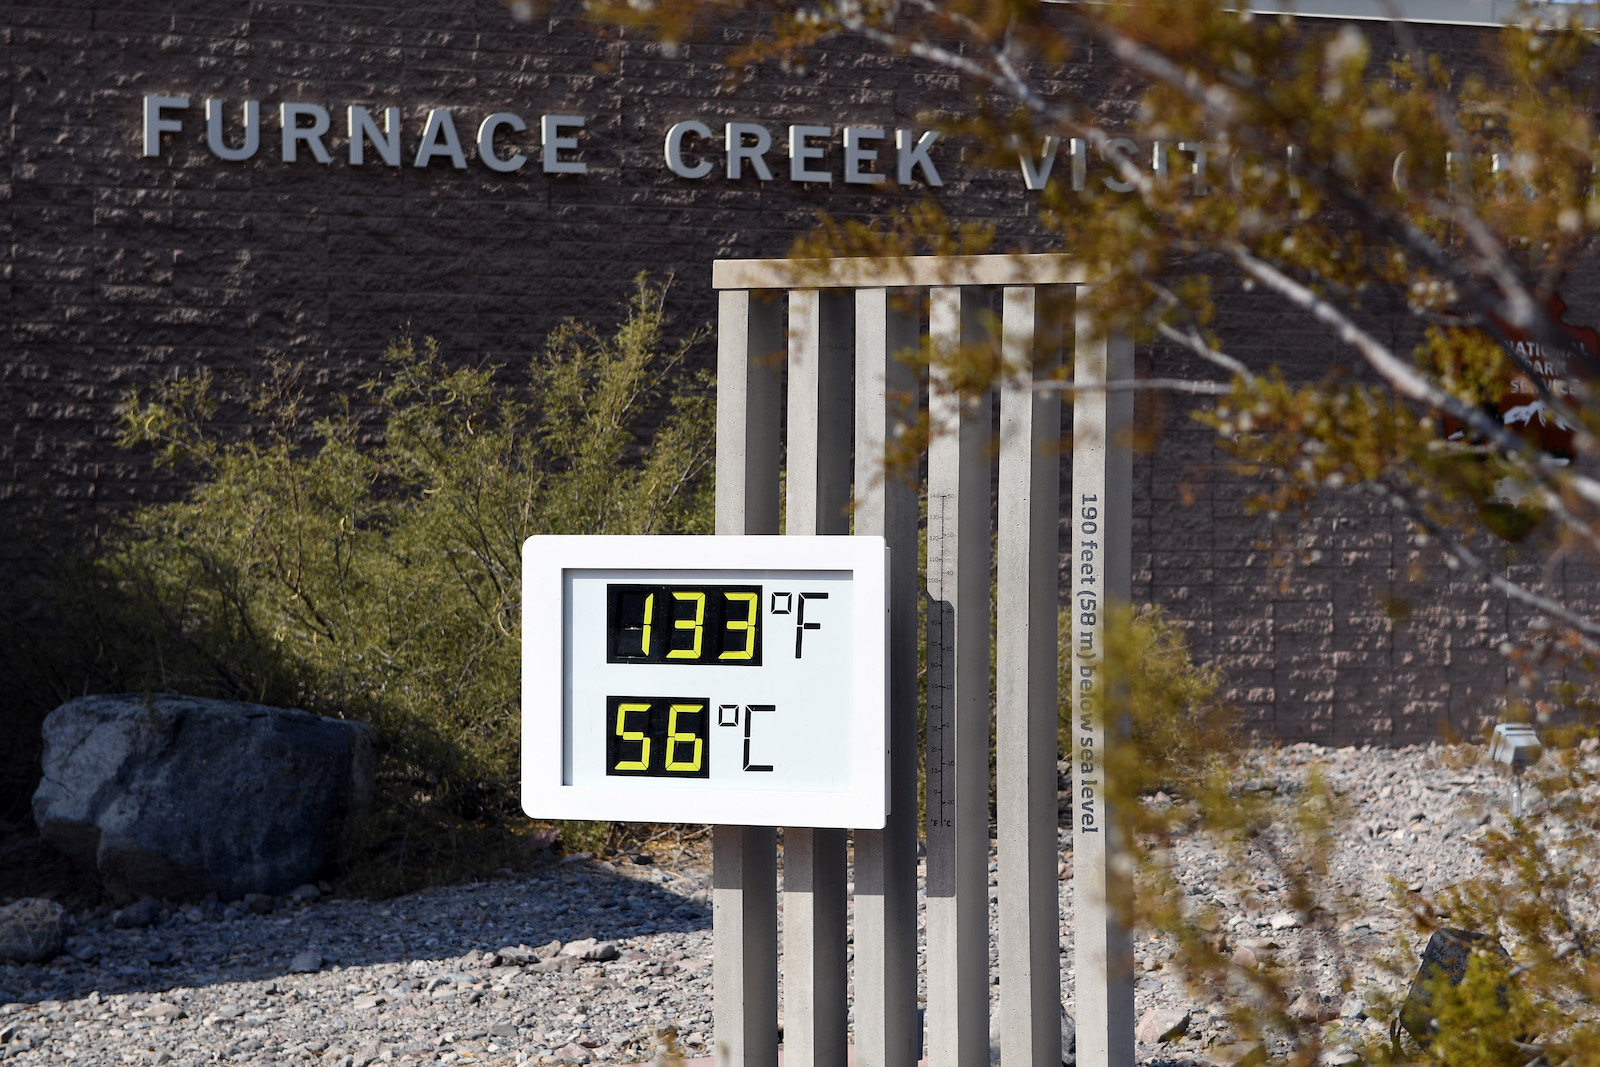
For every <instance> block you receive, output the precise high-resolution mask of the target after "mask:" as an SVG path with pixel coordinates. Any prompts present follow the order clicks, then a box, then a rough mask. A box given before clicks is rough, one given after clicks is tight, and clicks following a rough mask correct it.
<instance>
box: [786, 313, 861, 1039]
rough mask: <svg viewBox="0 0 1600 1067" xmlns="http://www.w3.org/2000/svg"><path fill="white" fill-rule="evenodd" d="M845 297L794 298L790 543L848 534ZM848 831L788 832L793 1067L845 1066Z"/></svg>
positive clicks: (788, 969) (788, 979) (847, 330)
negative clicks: (810, 537)
mask: <svg viewBox="0 0 1600 1067" xmlns="http://www.w3.org/2000/svg"><path fill="white" fill-rule="evenodd" d="M852 309H853V303H852V300H851V294H850V293H849V292H847V291H838V290H831V291H819V290H816V289H797V290H794V291H793V292H791V293H790V294H789V420H788V423H789V442H788V444H789V448H788V463H787V476H788V500H787V505H788V509H787V510H788V515H787V526H788V529H787V531H786V532H787V533H790V534H802V535H805V534H847V533H849V532H850V524H849V516H848V514H847V510H846V509H847V508H848V507H849V504H850V431H851V403H850V402H851V394H850V371H851V363H850V356H851V351H852V348H853V338H852V336H851V333H852V330H851V327H852ZM845 845H846V836H845V831H844V830H840V829H834V828H819V829H811V828H805V827H788V828H786V829H785V830H784V832H783V1000H784V1012H783V1045H784V1062H785V1063H786V1064H788V1065H789V1067H845V1048H846V1029H845V1019H846V1014H847V1010H848V1009H847V998H846V979H847V970H846V966H845V938H846V932H845V907H846V894H845V878H846V875H845V865H846V847H845Z"/></svg>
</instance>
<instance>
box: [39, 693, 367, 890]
mask: <svg viewBox="0 0 1600 1067" xmlns="http://www.w3.org/2000/svg"><path fill="white" fill-rule="evenodd" d="M43 733H44V759H43V764H44V779H43V781H41V782H40V783H39V788H38V790H37V791H36V792H35V793H34V794H33V817H34V820H35V822H37V823H38V826H39V832H40V834H41V835H42V836H43V837H44V839H45V840H46V841H48V842H49V843H50V844H51V845H53V846H55V847H56V848H57V849H59V850H60V851H62V852H64V853H66V854H67V855H68V856H70V857H72V858H73V859H75V860H77V861H78V862H80V863H82V864H84V865H86V866H89V867H92V868H94V869H95V870H96V871H98V872H99V874H100V878H101V880H102V882H103V883H104V884H105V887H106V890H107V892H109V893H110V894H111V895H112V896H113V897H114V898H116V899H118V900H129V899H133V898H137V897H141V896H152V897H171V898H174V899H182V898H185V897H197V896H203V895H204V894H206V893H209V892H215V893H216V894H217V895H218V896H220V897H222V899H224V900H234V899H237V898H239V897H242V896H243V895H244V894H245V893H282V892H286V891H288V890H290V889H293V888H294V887H295V886H298V885H301V884H303V883H305V882H310V881H314V880H315V879H316V877H317V874H318V872H319V871H320V870H321V868H322V865H323V862H324V861H325V859H326V858H327V854H328V849H329V847H330V846H331V844H332V843H333V840H334V837H335V835H336V834H337V833H338V830H339V826H340V823H341V821H342V820H344V819H345V818H347V817H349V816H350V815H351V814H353V813H355V812H356V811H358V810H359V809H360V808H361V807H363V806H364V805H365V804H366V802H367V801H368V800H369V799H370V797H371V794H372V785H373V774H374V771H375V769H376V765H377V753H378V745H379V738H378V734H377V732H376V731H375V730H373V729H372V728H371V727H370V726H366V725H364V724H362V723H353V722H345V721H342V720H338V719H324V718H321V717H319V716H316V715H312V714H310V713H309V712H305V711H298V710H294V709H288V708H269V707H263V706H262V705H259V704H236V703H230V702H227V701H220V700H202V699H198V698H195V697H184V696H173V695H169V694H158V695H155V696H142V695H120V696H93V697H82V698H80V699H78V700H72V701H68V702H67V703H65V704H63V705H61V706H60V707H59V708H57V709H55V710H54V711H52V712H51V713H50V715H49V716H48V717H47V718H46V719H45V722H44V730H43Z"/></svg>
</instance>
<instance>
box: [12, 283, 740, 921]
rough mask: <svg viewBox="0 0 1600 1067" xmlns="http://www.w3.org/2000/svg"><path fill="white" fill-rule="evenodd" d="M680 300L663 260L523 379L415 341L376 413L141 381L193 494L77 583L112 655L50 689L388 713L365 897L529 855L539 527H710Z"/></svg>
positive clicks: (131, 535) (357, 882)
mask: <svg viewBox="0 0 1600 1067" xmlns="http://www.w3.org/2000/svg"><path fill="white" fill-rule="evenodd" d="M666 294H667V285H665V284H662V283H657V282H652V281H650V280H649V279H648V278H647V277H645V276H643V275H641V276H640V277H639V279H638V281H637V287H636V290H635V292H634V293H633V295H632V298H631V299H630V300H629V302H628V304H627V307H626V313H625V315H624V316H623V318H622V321H621V324H620V325H619V326H618V327H617V328H616V329H615V331H614V332H611V333H602V332H601V331H599V330H598V329H596V328H594V327H591V326H586V325H582V324H578V323H568V324H566V325H564V326H562V327H560V328H559V329H557V330H556V331H555V332H554V333H553V334H552V335H551V337H550V338H549V340H548V342H547V344H546V346H545V350H544V352H543V353H542V355H541V356H540V357H538V358H536V359H534V360H532V361H530V365H529V367H528V370H527V374H526V378H525V380H524V381H523V382H522V383H518V384H512V383H510V382H509V381H508V380H507V379H506V377H505V376H504V375H503V374H502V373H501V372H500V368H498V367H484V366H479V367H472V366H457V365H452V363H450V362H449V361H447V359H446V358H445V356H444V353H443V350H442V346H441V345H440V344H439V343H438V342H436V341H434V340H433V339H431V338H429V339H425V340H417V339H415V338H413V337H411V336H403V337H401V338H400V339H399V340H397V341H395V342H394V343H393V344H392V345H391V346H390V348H389V350H388V352H387V353H386V356H385V362H386V368H385V372H384V373H383V375H382V376H381V377H380V378H378V379H377V380H374V381H372V382H369V383H368V384H367V386H366V389H367V390H368V392H369V395H370V398H371V401H372V403H371V405H369V407H370V409H372V410H375V413H376V414H375V416H374V415H373V414H370V413H369V414H361V413H358V411H357V409H356V407H355V406H354V405H350V404H346V406H344V407H343V408H342V409H340V410H338V411H336V412H334V413H333V414H318V415H312V414H311V413H310V408H309V406H308V404H307V398H306V389H305V387H304V386H303V384H302V383H301V382H300V381H299V379H298V377H297V372H296V369H295V368H288V367H280V368H277V370H276V372H275V373H274V375H273V376H272V379H271V380H270V381H269V382H268V383H266V384H265V385H264V386H261V387H259V388H258V389H256V391H255V392H254V393H253V394H252V395H250V396H249V397H248V398H247V400H248V403H249V406H250V410H251V412H252V414H253V416H254V419H253V421H254V423H255V424H256V425H258V426H260V427H261V429H260V430H259V432H253V433H250V434H248V435H246V436H244V437H242V438H241V437H237V436H230V435H229V434H228V433H227V432H226V428H225V427H222V426H220V425H219V424H218V419H217V414H218V412H219V411H220V410H221V409H222V407H223V405H224V404H225V403H227V402H229V401H234V400H237V399H238V398H236V397H230V396H228V395H227V394H226V392H225V391H224V390H223V389H221V388H220V387H219V384H218V382H217V381H216V380H215V379H214V378H213V377H211V376H210V375H208V374H203V373H202V374H199V375H196V376H193V377H187V378H180V379H177V380H174V381H171V382H166V383H163V384H161V385H159V386H157V387H155V388H153V389H151V390H149V391H144V392H139V393H136V394H134V395H132V396H131V397H130V400H129V404H128V406H127V413H126V415H125V416H124V420H123V425H122V439H121V440H122V444H123V445H125V446H126V447H128V448H135V449H149V450H151V451H153V453H154V455H155V459H156V461H157V462H158V463H159V464H163V465H168V466H174V467H177V468H179V469H180V470H181V472H182V473H183V474H184V475H185V476H186V477H187V478H189V479H190V480H191V481H192V482H193V484H194V488H193V489H192V490H191V491H190V492H189V493H188V494H187V495H186V496H185V498H184V499H182V500H180V501H177V502H174V503H167V504H160V505H156V506H151V507H147V508H144V509H142V510H141V511H139V512H137V513H136V514H134V515H132V516H129V517H127V518H126V519H125V520H123V521H118V522H114V523H110V524H108V526H107V528H106V529H105V530H104V532H103V534H102V536H101V538H100V540H99V541H98V542H97V543H95V544H94V545H92V546H91V547H92V552H91V553H90V554H89V556H88V558H76V559H73V560H71V561H70V567H69V568H67V570H66V571H65V572H60V573H58V574H57V575H56V579H57V580H56V581H55V582H54V584H53V585H49V588H48V592H49V595H51V596H53V597H54V598H55V599H56V601H57V602H58V604H59V608H58V613H60V612H71V611H74V610H77V611H82V612H83V613H82V614H80V615H78V616H76V617H75V618H76V622H75V623H74V625H76V626H77V627H78V629H79V630H80V631H81V632H80V633H78V634H77V635H76V636H77V641H76V642H75V644H76V646H77V648H78V650H79V651H80V652H81V653H83V655H82V656H80V659H84V660H87V661H88V662H84V663H79V664H76V667H77V668H78V675H81V676H74V674H73V670H72V669H71V667H72V666H74V665H70V664H69V665H67V669H60V668H58V669H57V670H56V677H54V679H52V680H53V681H54V682H56V683H58V684H57V685H54V686H52V685H50V684H41V686H40V690H41V691H40V692H39V694H38V695H39V697H40V698H41V699H42V700H49V701H58V700H60V699H64V698H65V697H67V696H71V695H76V694H77V693H78V692H82V691H85V689H88V690H93V691H115V690H134V691H139V690H143V691H166V690H171V691H180V692H185V693H191V694H197V695H207V696H215V697H221V698H225V699H236V700H249V701H258V702H262V703H267V704H274V705H285V706H293V707H302V708H306V709H308V710H311V711H315V712H317V713H320V714H323V715H331V716H336V717H343V718H353V719H360V720H363V721H366V722H370V723H372V724H373V725H374V726H376V727H377V728H378V729H379V730H380V731H381V732H382V734H383V736H384V737H385V739H386V740H387V742H388V744H389V746H390V747H389V751H388V753H387V757H386V759H385V761H384V765H383V767H382V770H381V772H380V786H381V796H382V802H381V803H380V804H379V805H378V806H377V810H376V811H375V812H374V813H373V814H372V815H371V817H369V818H368V819H367V820H366V821H365V822H364V823H362V824H361V825H359V826H354V827H352V828H351V831H350V835H349V836H350V840H349V841H348V846H349V849H348V851H349V852H350V857H351V859H352V860H353V859H354V858H356V857H359V858H360V860H361V862H359V863H355V862H351V863H350V868H351V872H352V875H353V879H354V883H353V885H352V888H355V889H358V890H366V891H383V890H390V889H400V888H403V887H405V886H406V885H409V884H415V883H417V882H420V881H430V880H437V879H440V878H449V877H452V876H453V875H456V874H459V873H462V872H464V871H465V870H466V869H469V868H478V869H481V868H483V867H484V866H485V865H498V864H499V863H501V862H508V861H509V860H510V859H511V858H512V857H513V854H514V853H515V851H516V840H515V839H516V836H517V833H518V832H520V830H519V829H518V828H519V827H520V828H526V825H527V824H526V822H525V820H520V819H511V820H510V821H507V819H506V817H507V816H508V815H511V814H512V813H515V812H516V811H517V810H518V804H517V797H516V795H515V786H516V780H517V762H518V760H517V757H518V748H519V732H520V719H519V711H518V709H519V692H520V667H519V662H520V642H519V622H520V614H519V612H520V599H519V598H520V575H521V556H520V553H521V545H522V542H523V540H524V539H525V538H527V537H528V536H529V535H531V534H536V533H567V534H603V533H613V534H623V533H628V534H642V533H704V532H709V531H710V529H711V496H710V491H711V472H712V464H713V425H714V419H713V418H712V415H713V403H714V401H713V392H712V387H711V382H710V379H709V376H708V375H707V374H704V373H691V372H689V371H687V370H686V368H685V366H684V363H685V359H686V357H687V355H688V352H689V350H690V348H691V347H692V346H693V345H694V344H696V343H697V342H698V341H699V340H700V339H701V338H702V337H703V336H704V332H703V331H700V332H696V333H695V334H693V336H691V337H689V338H688V339H687V340H685V341H683V342H682V343H680V344H676V345H669V344H668V343H667V342H666V339H665V337H666V335H665V325H666V312H665V297H666ZM668 383H670V384H668ZM30 652H31V653H41V654H45V655H46V656H48V655H50V653H49V652H48V650H43V649H31V650H30V649H27V648H23V649H18V650H17V653H18V654H20V655H22V656H26V655H28V654H30ZM48 681H51V680H46V683H47V682H48ZM52 689H58V690H59V691H51V690H52ZM568 831H569V832H568V836H569V837H572V836H574V834H576V835H577V836H579V837H581V838H584V839H585V840H586V839H588V838H592V837H595V836H596V835H603V834H604V833H605V829H604V828H603V827H597V826H588V825H583V826H572V827H569V828H568ZM576 843H577V844H578V845H580V847H581V845H582V844H584V841H578V842H576Z"/></svg>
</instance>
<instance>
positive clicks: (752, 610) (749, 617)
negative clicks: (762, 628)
mask: <svg viewBox="0 0 1600 1067" xmlns="http://www.w3.org/2000/svg"><path fill="white" fill-rule="evenodd" d="M722 595H723V596H724V597H725V598H727V599H728V600H729V601H735V600H742V601H744V602H745V604H744V606H745V617H744V618H743V619H742V620H740V619H733V618H730V619H728V620H727V621H726V622H725V623H724V624H723V625H724V626H725V627H726V628H727V629H729V630H743V631H744V651H742V652H741V651H739V650H738V649H731V650H729V651H726V652H723V653H722V654H721V655H720V656H718V657H717V658H718V659H753V658H754V657H755V654H756V606H757V605H759V604H760V603H761V594H759V593H723V594H722ZM730 614H731V612H730Z"/></svg>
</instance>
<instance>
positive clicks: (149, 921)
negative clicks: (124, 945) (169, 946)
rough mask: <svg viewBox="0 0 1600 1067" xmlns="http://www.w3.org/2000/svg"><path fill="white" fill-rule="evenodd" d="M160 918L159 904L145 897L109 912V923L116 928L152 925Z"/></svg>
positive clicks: (129, 928) (130, 928) (131, 928)
mask: <svg viewBox="0 0 1600 1067" xmlns="http://www.w3.org/2000/svg"><path fill="white" fill-rule="evenodd" d="M160 918H161V905H160V904H158V903H156V902H155V901H154V900H151V899H150V898H149V897H145V898H144V899H143V900H136V901H134V902H133V903H132V904H129V905H128V906H127V907H125V908H119V909H117V910H116V911H114V912H112V913H111V925H112V926H115V927H116V928H117V929H118V930H133V929H136V928H138V927H141V926H151V925H154V924H155V922H156V920H158V919H160Z"/></svg>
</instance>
